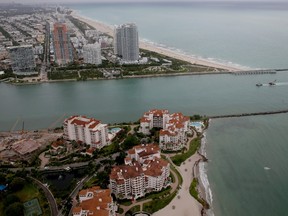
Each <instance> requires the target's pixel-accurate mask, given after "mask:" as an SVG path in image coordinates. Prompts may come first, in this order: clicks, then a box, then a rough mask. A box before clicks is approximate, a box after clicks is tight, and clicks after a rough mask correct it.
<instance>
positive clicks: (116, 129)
mask: <svg viewBox="0 0 288 216" xmlns="http://www.w3.org/2000/svg"><path fill="white" fill-rule="evenodd" d="M119 131H121V128H112V129H110V130H109V132H111V133H118V132H119Z"/></svg>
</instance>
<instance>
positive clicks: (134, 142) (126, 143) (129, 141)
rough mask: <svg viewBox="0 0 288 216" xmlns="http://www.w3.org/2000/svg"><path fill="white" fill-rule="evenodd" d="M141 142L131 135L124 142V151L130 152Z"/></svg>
mask: <svg viewBox="0 0 288 216" xmlns="http://www.w3.org/2000/svg"><path fill="white" fill-rule="evenodd" d="M139 144H140V141H139V139H138V138H137V137H136V136H134V135H129V136H128V137H127V138H126V140H125V141H124V142H123V144H122V145H123V149H124V150H128V149H130V148H132V147H133V146H136V145H139Z"/></svg>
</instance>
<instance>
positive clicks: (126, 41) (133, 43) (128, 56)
mask: <svg viewBox="0 0 288 216" xmlns="http://www.w3.org/2000/svg"><path fill="white" fill-rule="evenodd" d="M114 53H115V54H116V55H118V56H119V57H120V58H121V59H122V60H123V61H124V62H134V61H138V59H139V39H138V30H137V26H136V25H135V24H133V23H128V24H123V25H119V26H116V27H115V29H114Z"/></svg>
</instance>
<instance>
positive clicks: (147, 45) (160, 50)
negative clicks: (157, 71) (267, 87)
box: [71, 11, 243, 72]
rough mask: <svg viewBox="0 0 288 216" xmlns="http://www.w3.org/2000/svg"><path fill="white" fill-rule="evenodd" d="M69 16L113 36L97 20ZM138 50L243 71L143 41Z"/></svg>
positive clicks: (107, 27)
mask: <svg viewBox="0 0 288 216" xmlns="http://www.w3.org/2000/svg"><path fill="white" fill-rule="evenodd" d="M71 16H73V17H74V18H76V19H79V20H80V21H82V22H85V23H87V24H88V25H90V26H92V27H94V28H95V29H96V30H98V31H100V32H103V33H106V34H108V35H110V36H112V37H113V35H114V34H113V29H112V27H111V26H109V25H108V24H105V23H102V22H100V21H97V20H93V19H91V18H88V17H84V16H82V15H80V14H79V13H78V12H76V11H73V12H72V13H71ZM139 48H140V49H144V50H148V51H152V52H156V53H159V54H162V55H166V56H168V57H171V58H175V59H178V60H182V61H186V62H189V63H191V64H197V65H202V66H206V67H213V68H219V69H224V70H227V71H231V72H235V71H239V70H243V68H240V67H239V68H238V67H236V66H228V65H225V64H221V63H216V62H212V61H209V60H205V59H199V58H196V57H193V56H189V55H187V54H183V53H179V52H176V51H174V50H171V49H169V48H164V47H159V46H156V45H154V44H152V43H149V42H146V41H143V40H140V41H139Z"/></svg>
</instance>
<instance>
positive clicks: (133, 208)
mask: <svg viewBox="0 0 288 216" xmlns="http://www.w3.org/2000/svg"><path fill="white" fill-rule="evenodd" d="M129 211H130V212H132V213H135V212H139V211H140V205H136V206H134V207H132V208H130V209H129Z"/></svg>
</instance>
